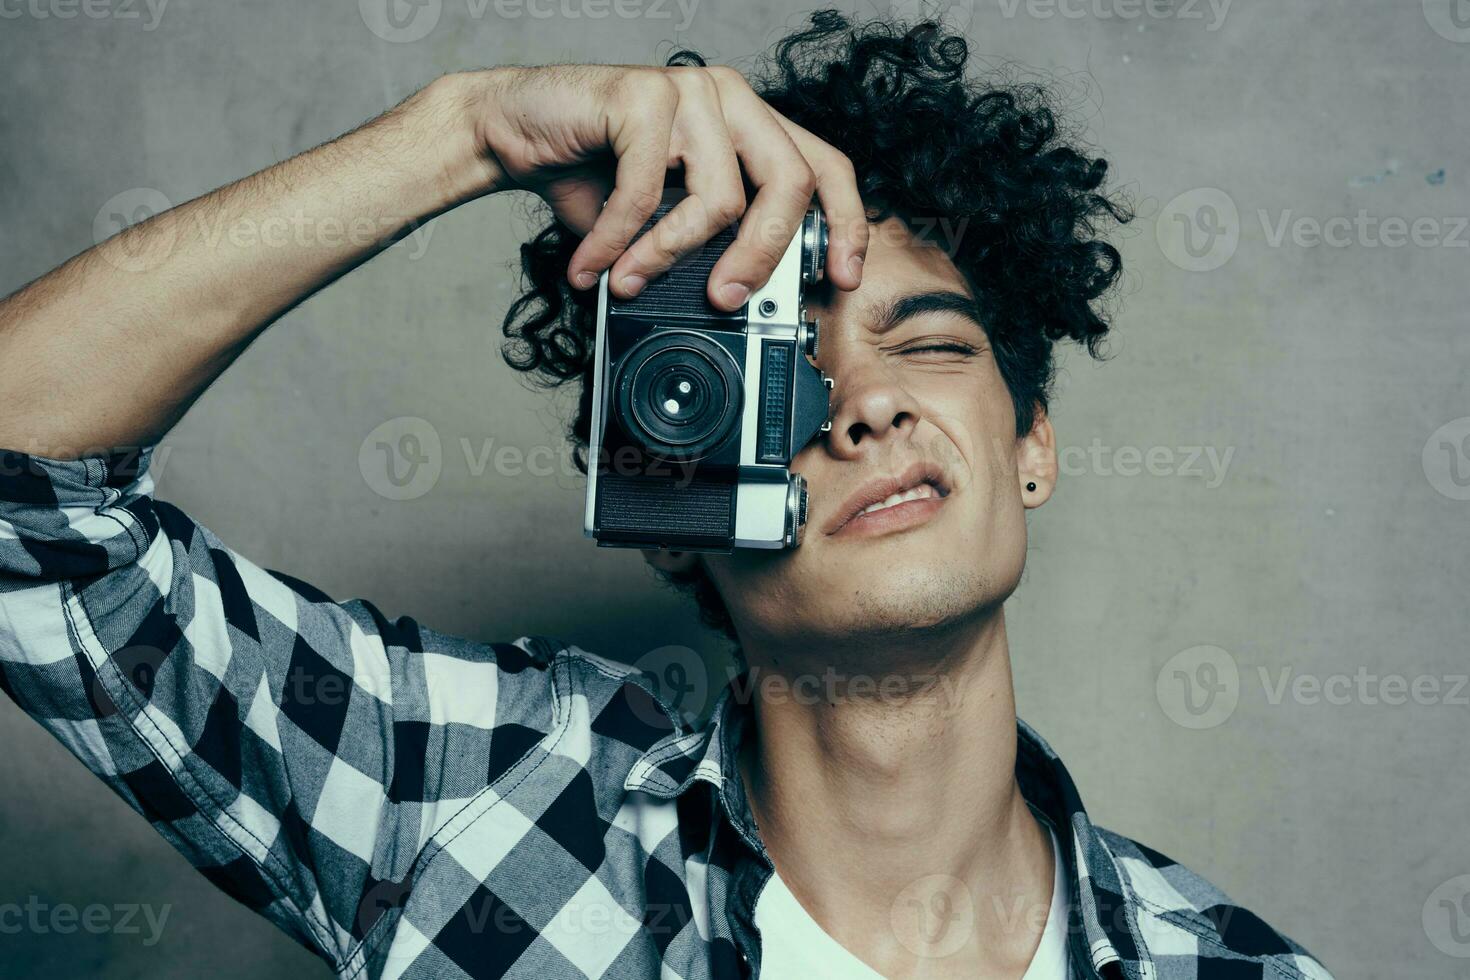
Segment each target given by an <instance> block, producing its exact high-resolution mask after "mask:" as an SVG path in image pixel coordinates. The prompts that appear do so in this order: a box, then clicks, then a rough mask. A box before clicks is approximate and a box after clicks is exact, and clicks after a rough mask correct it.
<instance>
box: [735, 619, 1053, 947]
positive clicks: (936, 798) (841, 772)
mask: <svg viewBox="0 0 1470 980" xmlns="http://www.w3.org/2000/svg"><path fill="white" fill-rule="evenodd" d="M746 649H747V655H748V658H749V661H750V665H751V677H750V679H751V681H753V683H754V692H755V693H754V701H753V710H754V719H755V736H754V737H753V738H750V739H747V740H746V741H745V744H744V751H743V752H742V757H741V768H742V772H743V774H744V776H745V782H746V785H747V787H748V789H749V792H748V796H749V799H750V802H751V807H752V810H753V812H754V814H755V816H756V820H757V823H758V825H759V827H760V832H761V837H762V839H763V841H764V842H765V844H766V848H767V850H768V852H769V853H770V855H771V857H772V860H773V861H774V863H775V865H776V868H777V871H778V872H779V874H780V875H781V877H782V879H783V880H784V881H786V882H787V884H788V886H789V887H790V888H791V890H792V892H793V893H794V894H795V895H796V897H797V898H798V899H799V900H800V901H801V903H802V905H803V906H805V907H806V909H807V910H808V911H809V912H810V913H811V914H812V916H813V917H814V918H815V919H816V920H817V921H818V922H819V923H821V924H822V926H823V928H824V929H826V931H827V932H828V933H830V934H831V935H832V936H833V937H834V938H836V939H837V940H838V941H839V942H840V943H842V944H843V945H844V946H846V947H847V948H848V949H850V950H852V951H853V952H854V953H856V954H857V955H858V956H859V957H860V958H862V959H864V960H866V961H867V962H868V963H869V964H870V965H873V966H874V967H875V968H877V969H878V970H879V972H882V973H884V974H885V975H888V976H943V975H946V971H947V970H954V971H956V972H957V973H958V974H962V975H967V976H992V975H993V976H1019V975H1020V973H1021V972H1024V969H1025V966H1026V964H1027V963H1028V962H1029V961H1030V958H1031V953H1032V952H1033V951H1034V950H1035V946H1036V940H1037V939H1038V938H1039V935H1040V925H1041V923H1040V922H1036V921H1034V920H1035V919H1036V916H1035V915H1034V914H1027V913H1026V910H1029V909H1032V908H1034V907H1035V906H1036V905H1039V906H1040V907H1041V908H1042V909H1043V910H1044V909H1045V907H1046V905H1047V903H1048V902H1049V901H1050V897H1051V884H1052V854H1051V845H1050V842H1049V840H1048V839H1047V836H1046V832H1045V831H1044V830H1043V829H1042V828H1041V826H1040V825H1039V824H1037V822H1036V820H1035V818H1034V817H1033V816H1032V815H1031V813H1030V811H1029V809H1028V808H1027V806H1026V803H1025V800H1024V799H1023V798H1022V797H1021V793H1020V789H1019V786H1018V785H1017V783H1016V777H1015V759H1016V709H1015V697H1014V693H1013V689H1012V684H1011V671H1010V655H1009V650H1008V648H1007V645H1006V634H1005V619H1004V615H1003V612H1002V610H1000V609H996V610H994V612H993V613H992V614H991V615H989V616H988V617H986V618H984V619H983V620H982V621H980V622H976V623H966V624H959V625H955V626H951V627H947V628H946V629H945V630H944V631H942V632H936V631H925V632H924V633H923V634H922V635H916V636H909V637H904V638H894V637H885V638H883V639H882V640H881V641H873V642H871V643H867V644H863V643H858V644H854V643H852V642H851V641H849V640H844V641H843V643H842V644H841V646H840V647H839V646H837V645H834V646H833V647H832V648H831V649H813V648H812V646H811V645H803V647H802V649H800V650H794V649H780V648H777V647H774V646H773V645H769V644H764V645H762V646H761V647H760V648H759V649H756V650H752V649H750V648H749V647H747V648H746ZM833 665H842V666H833ZM941 893H943V897H942V898H941ZM896 896H897V897H898V898H896ZM903 896H908V897H909V900H911V901H912V903H913V905H912V908H913V910H914V912H913V915H914V916H918V917H922V915H923V910H924V909H925V908H928V907H935V908H946V909H949V908H953V909H956V910H964V909H968V910H970V911H971V912H972V913H973V917H972V921H969V922H965V921H963V919H964V918H965V917H964V916H961V917H960V918H957V919H955V920H954V924H953V927H952V928H950V929H948V930H947V932H946V933H945V934H941V933H936V932H935V930H934V928H933V926H934V924H933V923H923V922H917V921H913V922H908V923H907V926H905V925H904V923H903V921H902V920H904V918H905V914H906V913H905V912H904V909H906V908H907V907H908V906H907V903H906V902H905V900H904V899H903ZM1018 902H1019V903H1022V905H1023V906H1024V909H1023V912H1022V917H1021V918H1020V919H1019V920H1018V919H1017V915H1016V913H1017V909H1018V908H1021V907H1022V906H1018V904H1017V903H1018ZM940 903H943V904H940ZM956 903H957V904H956ZM896 913H897V914H896ZM1018 921H1019V922H1020V924H1021V927H1020V928H1018V925H1017V923H1018ZM1042 921H1044V914H1043V915H1042ZM1033 925H1034V928H1032V926H1033ZM906 928H908V929H910V931H916V933H917V935H908V936H905V935H904V932H905V929H906ZM936 936H937V938H936ZM916 947H923V948H916ZM938 947H943V948H944V952H943V953H942V955H941V956H936V952H938V951H939V950H938ZM976 958H978V960H979V961H980V962H981V963H982V964H983V966H984V969H983V970H982V971H981V972H976V963H975V962H972V960H974V959H976ZM1017 965H1018V966H1019V969H1014V970H1013V968H1014V967H1016V966H1017Z"/></svg>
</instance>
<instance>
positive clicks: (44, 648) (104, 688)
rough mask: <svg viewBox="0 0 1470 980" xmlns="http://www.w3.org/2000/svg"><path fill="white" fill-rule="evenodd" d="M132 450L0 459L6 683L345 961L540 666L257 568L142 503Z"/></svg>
mask: <svg viewBox="0 0 1470 980" xmlns="http://www.w3.org/2000/svg"><path fill="white" fill-rule="evenodd" d="M150 457H151V450H145V451H143V452H141V453H134V454H112V455H106V456H93V457H89V458H84V459H79V460H72V461H62V460H53V459H44V458H40V457H36V456H31V455H26V454H22V453H16V452H0V688H3V689H4V690H5V692H6V693H7V694H8V695H9V697H11V698H12V699H13V700H14V701H15V702H16V703H17V704H18V705H19V706H20V707H21V708H22V709H23V710H24V711H26V712H27V713H28V714H30V715H31V716H32V717H33V718H35V719H36V720H37V721H39V722H40V723H41V724H42V725H43V726H45V727H46V728H47V729H48V730H49V731H50V732H51V733H52V734H53V735H54V736H55V737H56V738H58V739H59V740H60V741H61V742H62V743H63V744H64V745H65V746H66V747H67V748H68V749H69V750H70V751H71V752H72V753H73V754H74V755H76V756H77V758H79V759H80V760H81V761H82V762H83V763H85V764H86V765H87V767H88V768H90V769H91V770H92V771H93V772H94V773H96V774H97V775H98V776H100V777H102V778H103V779H104V780H105V781H106V782H107V783H108V784H109V785H110V786H111V787H112V788H113V790H115V791H116V792H117V793H118V794H119V795H120V796H122V797H123V799H124V800H126V801H127V802H128V803H129V804H130V805H131V806H132V807H133V808H134V809H136V810H137V811H138V812H139V813H141V814H143V815H144V816H145V817H146V818H147V819H148V820H149V821H150V822H151V823H152V824H153V826H154V827H155V828H156V829H157V830H158V831H159V832H160V833H161V834H162V835H163V836H164V837H165V838H166V839H168V841H169V842H170V843H171V844H172V845H173V846H174V847H176V848H177V849H178V850H179V851H181V852H182V853H183V854H184V855H185V856H186V857H187V858H188V859H189V860H190V861H191V862H192V863H193V864H194V865H195V866H197V867H198V868H199V869H200V870H201V871H202V872H203V873H204V874H205V875H206V876H207V877H209V878H210V879H211V880H212V881H214V882H215V883H216V884H217V885H218V886H220V887H221V888H223V889H224V890H225V891H226V892H228V893H229V894H231V895H232V896H234V897H235V898H237V899H238V900H240V901H242V902H244V903H245V904H247V905H249V906H250V907H252V908H254V909H255V910H257V911H258V912H260V913H261V914H263V915H265V916H266V917H268V918H270V919H271V920H272V921H274V922H275V923H276V924H277V925H279V926H281V927H282V928H284V929H285V930H286V931H287V932H289V933H290V934H292V935H293V936H295V937H296V938H297V939H298V940H300V941H301V942H303V943H304V944H305V945H307V946H308V947H309V948H311V949H313V950H315V951H316V952H318V953H319V954H320V955H321V956H323V957H324V958H325V959H327V960H328V961H329V962H330V963H331V964H332V965H333V966H334V968H336V969H338V970H339V971H346V970H349V969H350V968H351V967H353V966H354V962H353V961H354V957H357V956H360V955H362V954H361V950H362V948H363V946H364V943H363V939H364V937H365V935H366V934H368V933H369V932H370V931H371V930H372V928H373V926H374V924H375V922H376V920H377V919H378V918H379V917H380V916H381V913H382V912H383V911H384V909H383V908H382V905H383V901H381V898H382V896H383V894H385V888H387V889H389V890H390V891H391V887H392V886H391V883H392V882H394V881H396V880H402V878H403V877H404V876H405V875H406V874H408V872H409V871H410V869H411V867H412V864H413V862H414V860H415V857H416V855H417V854H418V853H419V851H420V850H421V849H422V847H423V844H424V842H425V841H426V840H427V838H428V837H429V836H430V835H431V834H432V832H433V829H434V828H435V827H436V826H438V825H440V824H442V823H443V822H444V821H445V820H447V819H448V818H449V817H450V816H452V814H453V813H454V812H455V811H456V809H458V808H459V807H461V806H463V805H464V803H465V801H466V800H468V799H470V798H472V797H473V796H474V795H475V794H476V793H477V792H479V791H480V790H482V789H483V788H484V786H485V785H486V784H487V782H488V779H489V776H490V773H491V772H492V770H493V768H494V764H495V763H494V760H495V759H496V758H497V757H498V755H499V750H501V749H502V748H503V746H502V745H492V743H491V735H492V732H493V731H495V730H496V724H497V720H499V721H501V722H502V723H503V724H505V725H510V727H511V728H512V729H513V730H515V731H523V732H531V731H533V725H534V722H533V721H532V720H531V719H529V718H519V719H515V720H516V721H520V722H524V724H514V725H511V724H510V722H509V721H507V720H506V718H499V719H497V715H510V714H514V713H515V712H514V711H505V710H503V709H504V705H505V704H506V703H507V702H516V703H515V704H514V705H513V708H514V709H515V710H518V711H520V712H521V713H522V714H523V715H524V714H528V713H534V712H535V710H537V709H536V706H535V704H533V703H532V702H533V701H534V699H533V698H531V697H530V695H529V694H527V693H526V692H527V691H529V690H531V687H530V685H531V684H532V683H533V682H532V681H531V680H529V679H528V680H523V681H519V682H518V681H516V677H515V674H520V673H522V672H523V673H524V674H526V675H530V674H536V673H539V672H538V671H534V670H524V668H525V667H526V666H530V665H532V662H533V659H534V658H533V657H532V655H531V654H530V653H528V652H527V651H528V649H530V648H529V647H528V648H521V647H517V646H515V645H512V644H493V645H486V644H473V643H470V642H469V641H464V640H456V639H454V638H451V637H445V636H442V635H440V634H437V633H434V632H433V631H430V630H428V629H424V628H422V627H420V626H419V625H418V624H416V623H415V622H414V621H413V620H411V619H407V618H403V619H398V620H393V621H389V620H386V619H385V618H383V616H382V615H381V614H380V613H379V612H378V611H377V610H376V609H375V608H374V607H373V606H372V605H371V604H369V603H365V602H361V601H358V600H354V601H352V602H346V603H336V602H334V601H332V600H331V599H329V598H328V597H327V596H325V595H323V594H321V593H320V592H318V591H316V590H315V589H312V588H311V587H310V586H307V585H305V584H303V583H300V582H297V581H295V580H293V579H291V578H288V577H286V576H283V575H279V574H277V573H274V572H268V571H265V570H263V569H261V568H259V567H258V566H256V565H254V564H252V563H251V562H249V561H247V560H245V559H244V558H242V557H240V556H239V555H237V554H235V553H234V552H232V551H231V550H230V549H228V548H227V547H225V545H223V544H222V543H221V542H220V541H219V540H218V539H217V538H216V537H215V536H214V535H213V534H211V533H210V532H209V531H208V530H207V529H205V528H204V527H202V526H200V525H199V524H197V523H195V522H194V521H192V520H191V519H190V518H189V517H187V516H186V515H185V514H184V513H183V512H181V511H180V510H179V509H178V508H176V507H173V506H170V505H169V504H167V503H164V502H161V501H157V500H155V499H154V498H153V496H152V489H153V484H152V479H151V477H150V476H149V474H148V462H149V459H150ZM512 661H514V662H512ZM511 671H513V672H514V673H511ZM518 683H519V685H520V687H519V688H518V687H517V684H518ZM518 692H519V693H518ZM501 730H504V728H502V729H501ZM523 747H524V746H523ZM486 759H490V760H491V762H490V763H489V764H487V765H481V764H480V763H481V762H483V760H486ZM467 760H468V761H467ZM475 760H479V761H475ZM501 761H503V760H501ZM374 896H377V897H376V898H375V897H374Z"/></svg>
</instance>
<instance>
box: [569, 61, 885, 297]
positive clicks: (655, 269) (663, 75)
mask: <svg viewBox="0 0 1470 980" xmlns="http://www.w3.org/2000/svg"><path fill="white" fill-rule="evenodd" d="M606 103H607V108H606V110H605V111H606V114H607V117H608V118H607V145H608V146H609V148H610V149H611V150H612V151H613V153H614V155H615V156H616V158H617V165H616V175H615V184H614V187H613V190H612V195H611V196H610V197H609V198H608V200H607V203H606V205H605V206H603V207H602V208H601V209H600V211H599V212H597V213H595V214H594V213H593V209H592V206H591V197H590V196H589V195H590V194H591V191H590V190H589V189H588V188H589V187H590V185H583V186H580V187H579V186H574V185H575V183H576V182H575V181H573V182H569V186H566V187H564V188H562V189H561V191H562V195H563V196H562V198H561V199H560V200H553V201H552V204H553V207H554V208H556V209H557V211H558V213H559V214H561V215H562V216H563V219H564V220H568V219H570V220H569V223H570V224H572V226H573V227H574V228H576V229H577V230H579V231H580V230H582V228H583V227H587V226H589V225H590V230H589V231H587V233H586V237H585V238H584V239H583V241H582V243H581V244H580V245H579V246H578V248H577V250H576V252H575V253H574V254H573V255H572V258H571V261H570V262H569V264H568V268H567V278H568V280H569V281H571V282H572V284H573V285H575V286H579V287H582V288H587V287H590V286H592V285H593V284H595V283H596V281H597V276H598V274H599V273H601V272H602V271H603V270H604V269H609V268H610V269H611V272H610V274H609V286H610V288H611V289H612V291H613V292H614V293H615V294H617V295H619V296H622V297H631V296H634V295H636V294H637V293H638V292H639V291H641V289H642V288H643V287H644V286H645V285H646V284H647V282H648V280H650V279H652V278H653V277H655V276H657V275H659V274H661V273H663V272H664V271H666V270H667V269H668V268H669V267H670V266H672V265H673V264H674V263H675V262H677V261H678V260H679V259H680V258H682V257H683V256H685V255H687V254H688V253H689V252H691V251H693V250H695V249H697V248H698V247H699V246H701V245H702V244H704V243H705V242H707V241H708V240H709V239H710V238H712V237H713V236H714V235H715V234H717V233H718V232H720V231H721V230H722V229H724V228H727V227H729V226H730V225H731V224H732V223H734V222H735V221H736V220H737V219H739V220H740V227H739V230H738V233H737V235H736V238H735V241H734V243H733V244H732V245H731V246H730V248H728V249H727V250H726V251H725V253H724V254H723V255H722V256H721V257H720V259H719V261H718V262H717V263H716V264H715V267H714V269H713V271H712V272H711V274H710V278H709V284H708V296H709V300H710V302H711V303H712V304H713V305H714V306H715V307H716V308H719V309H724V310H734V309H738V308H739V307H740V306H741V305H742V304H743V303H744V302H745V301H746V299H747V298H748V297H749V295H750V293H751V292H753V291H754V290H756V289H759V288H760V287H761V286H763V285H765V283H766V281H767V280H768V279H769V278H770V275H771V273H772V271H773V270H774V269H775V267H776V265H777V263H778V262H779V261H780V260H781V257H782V256H783V255H784V254H785V252H786V249H787V247H788V246H789V245H790V243H791V240H792V238H793V237H794V236H795V234H796V232H797V230H798V229H799V228H800V227H801V223H802V220H803V219H804V217H805V215H806V212H807V209H808V208H809V207H810V206H811V202H812V197H813V195H814V194H815V195H816V197H817V199H818V200H819V201H820V203H821V206H822V208H823V210H824V212H825V215H826V218H827V223H828V249H827V267H826V272H827V276H828V278H829V279H830V281H831V282H832V283H833V285H834V286H836V287H838V288H839V289H856V288H857V287H858V285H859V283H860V282H861V279H862V261H863V257H864V255H865V253H866V250H867V242H868V224H867V220H866V215H865V213H864V210H863V204H862V199H861V196H860V194H859V192H858V188H857V181H856V177H855V175H854V173H853V168H852V164H851V162H850V161H849V160H848V159H847V157H846V156H845V155H844V154H842V153H841V152H839V151H838V150H837V149H836V148H834V147H832V146H831V145H829V144H827V143H825V142H824V141H822V140H821V139H818V138H817V137H816V136H814V135H813V134H811V133H809V132H807V131H806V130H805V129H802V128H801V127H800V126H797V125H795V124H794V123H791V122H790V121H789V120H785V119H783V118H782V117H781V116H780V115H779V114H778V113H776V112H774V111H773V110H772V109H771V108H770V107H769V106H767V105H766V103H765V102H764V101H762V100H761V99H760V97H759V96H757V95H756V94H755V92H754V91H752V90H751V88H750V86H749V84H747V83H746V81H745V79H744V77H743V76H741V75H740V74H739V73H738V72H736V71H735V70H734V69H729V68H710V69H700V68H676V69H668V70H655V69H633V70H630V71H628V72H626V73H625V74H624V75H622V76H620V77H619V78H618V80H617V81H616V82H615V83H614V84H613V85H612V86H611V87H610V90H609V92H608V94H607V96H606ZM671 167H682V168H683V171H684V185H685V188H686V189H687V190H688V192H689V193H688V195H687V196H686V197H685V198H684V200H682V201H681V202H680V203H679V204H678V205H677V206H676V207H675V208H674V209H673V210H672V211H670V212H669V213H668V214H666V215H665V216H664V217H663V218H662V219H661V220H660V221H659V222H658V223H657V224H656V225H655V226H654V227H653V228H651V229H650V230H649V232H648V233H647V234H645V235H643V236H641V237H640V238H639V239H638V241H636V242H633V237H634V236H635V235H637V234H638V232H639V230H640V229H641V228H642V227H643V225H644V223H645V222H646V221H647V220H648V218H649V216H650V215H652V214H653V212H654V210H655V209H656V208H657V207H658V205H659V203H660V201H661V199H662V193H663V187H664V178H665V175H666V171H667V169H669V168H671ZM742 167H743V169H744V173H745V175H746V176H747V177H748V178H749V180H750V183H751V185H752V186H753V187H754V188H755V191H756V193H755V197H754V199H753V200H752V201H751V202H750V203H749V206H748V207H747V205H746V199H745V186H744V182H743V180H742V177H741V170H742ZM553 186H554V185H553ZM548 189H552V188H550V187H549V188H548ZM630 243H632V244H631V247H630Z"/></svg>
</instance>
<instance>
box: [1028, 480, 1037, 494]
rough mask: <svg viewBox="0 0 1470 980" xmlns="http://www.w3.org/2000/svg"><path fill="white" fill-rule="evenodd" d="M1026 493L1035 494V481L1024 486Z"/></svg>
mask: <svg viewBox="0 0 1470 980" xmlns="http://www.w3.org/2000/svg"><path fill="white" fill-rule="evenodd" d="M1026 492H1027V493H1035V492H1036V481H1035V480H1032V481H1031V482H1030V483H1028V484H1026Z"/></svg>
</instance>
